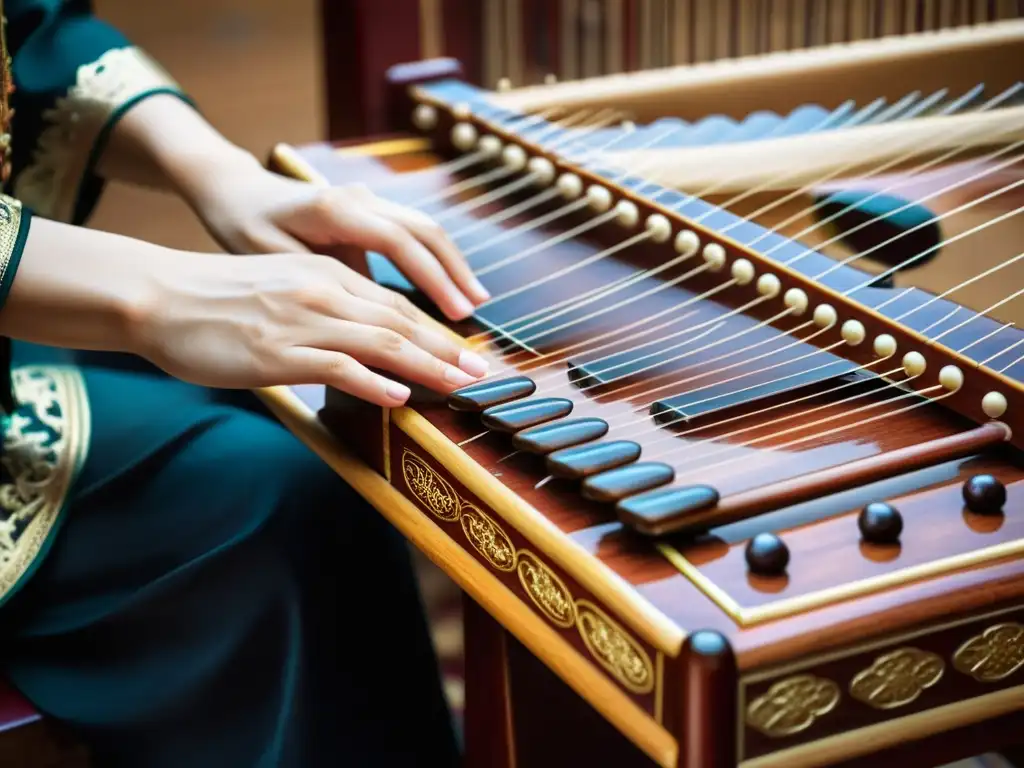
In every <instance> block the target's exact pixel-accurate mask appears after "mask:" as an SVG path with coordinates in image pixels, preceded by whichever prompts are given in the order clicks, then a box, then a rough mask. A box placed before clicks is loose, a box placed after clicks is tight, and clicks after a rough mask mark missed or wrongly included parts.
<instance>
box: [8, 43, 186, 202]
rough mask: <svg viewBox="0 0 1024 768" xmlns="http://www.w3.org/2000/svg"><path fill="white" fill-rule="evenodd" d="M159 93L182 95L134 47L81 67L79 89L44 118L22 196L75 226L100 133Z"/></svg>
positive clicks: (19, 186)
mask: <svg viewBox="0 0 1024 768" xmlns="http://www.w3.org/2000/svg"><path fill="white" fill-rule="evenodd" d="M158 88H171V89H174V90H178V86H177V84H176V83H175V82H174V80H173V79H172V78H171V77H170V75H168V74H167V73H166V72H165V71H164V70H163V69H162V68H161V67H160V66H159V65H158V64H156V62H154V61H153V60H152V59H150V58H149V57H148V56H146V54H145V53H143V52H142V51H140V50H139V49H137V48H135V47H128V48H116V49H113V50H110V51H107V52H106V53H104V54H103V55H102V56H100V58H99V59H97V60H96V61H94V62H92V63H91V64H85V65H83V66H81V67H79V68H78V72H77V73H76V82H75V84H74V85H73V86H71V88H70V89H69V90H68V93H67V94H66V95H65V96H64V97H63V98H60V99H57V102H56V104H55V105H54V108H53V109H52V110H50V111H49V112H48V113H46V114H44V117H45V119H46V121H47V124H48V125H47V128H46V129H45V130H44V131H43V132H42V135H40V137H39V140H38V143H37V145H36V147H35V150H34V152H33V153H32V162H31V163H30V165H29V166H28V167H27V168H25V170H24V171H22V172H21V173H20V174H19V175H18V178H17V180H16V182H15V192H16V195H17V197H18V198H19V199H21V200H22V201H23V202H24V203H25V205H27V206H29V207H30V208H32V209H33V210H35V211H36V212H37V213H38V214H39V215H41V216H45V217H46V218H49V219H56V220H58V221H70V220H71V218H72V216H73V214H74V208H75V203H76V201H77V198H78V189H79V185H80V184H81V181H82V178H83V176H84V175H85V171H86V167H87V164H88V160H89V155H90V153H91V152H92V148H93V146H94V145H95V143H96V140H97V139H98V138H99V135H100V132H101V131H102V130H103V128H104V126H106V124H107V122H108V121H109V120H110V118H111V116H112V115H113V114H114V113H115V112H116V111H117V110H118V109H119V108H121V107H122V106H124V105H125V104H127V103H128V102H130V101H132V100H133V99H135V98H138V97H139V96H142V95H143V94H145V93H146V92H148V91H152V90H154V89H158Z"/></svg>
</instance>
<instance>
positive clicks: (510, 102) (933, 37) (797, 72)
mask: <svg viewBox="0 0 1024 768" xmlns="http://www.w3.org/2000/svg"><path fill="white" fill-rule="evenodd" d="M1022 35H1024V21H1021V20H1007V21H1000V22H994V23H991V24H986V25H977V26H974V27H959V28H956V29H949V30H942V31H939V32H926V33H919V34H909V35H900V36H896V37H888V38H878V39H874V40H859V41H857V42H853V43H844V44H840V45H829V46H818V47H813V48H805V49H801V50H795V51H776V52H773V53H767V54H759V55H753V56H744V57H741V58H736V59H731V60H722V61H711V62H704V63H701V64H693V65H681V66H676V67H664V68H660V69H653V70H647V71H640V72H633V73H630V74H629V75H628V76H625V77H596V78H590V79H585V80H576V81H573V82H566V83H555V84H551V85H532V86H527V87H524V88H517V89H513V90H511V91H508V92H505V93H501V94H494V95H493V96H492V97H491V102H492V103H493V104H495V105H496V106H500V107H502V108H505V109H511V110H517V111H521V112H529V111H539V110H543V109H548V108H551V107H555V106H558V107H562V108H565V109H574V108H577V109H578V108H581V107H583V106H585V105H589V104H593V103H604V102H609V103H612V104H615V105H617V106H619V107H623V108H626V107H627V106H628V105H632V104H637V103H645V102H649V101H652V100H653V101H658V100H660V99H663V98H664V96H665V94H677V93H679V92H680V91H684V90H688V89H691V88H705V87H709V86H714V87H718V88H721V89H723V90H727V89H729V88H756V87H757V82H758V81H761V80H766V79H776V78H792V79H793V82H794V83H799V81H800V79H801V78H802V77H805V76H806V75H807V74H808V73H809V72H810V71H811V70H817V71H827V70H831V69H838V68H842V69H856V68H860V67H864V66H866V65H868V64H878V63H879V62H886V63H890V62H893V61H897V60H900V59H911V58H913V57H919V56H928V57H934V58H935V60H936V61H941V60H942V58H943V57H947V56H950V55H952V54H954V53H960V52H963V51H970V50H974V49H983V48H985V47H987V46H994V45H999V44H1003V43H1010V42H1013V41H1015V40H1018V39H1019V38H1021V36H1022Z"/></svg>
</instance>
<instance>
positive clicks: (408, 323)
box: [306, 281, 488, 391]
mask: <svg viewBox="0 0 1024 768" xmlns="http://www.w3.org/2000/svg"><path fill="white" fill-rule="evenodd" d="M366 282H368V283H369V281H366ZM370 285H372V286H373V288H374V289H376V291H379V292H380V296H379V297H377V298H376V299H375V298H363V297H360V296H358V295H348V296H343V297H339V300H338V303H337V306H336V307H335V311H334V314H336V316H337V317H339V318H341V319H342V320H345V321H348V322H349V323H356V324H359V325H360V326H363V325H366V326H375V327H376V328H378V329H381V330H382V331H384V332H387V333H388V334H390V336H387V337H386V338H385V339H384V340H389V341H390V342H391V343H392V344H397V343H398V342H397V340H396V339H402V340H405V341H407V342H408V343H410V344H412V345H414V346H416V347H417V348H419V349H420V350H422V351H423V352H425V353H427V354H428V355H429V356H430V358H431V359H430V360H427V358H423V357H417V359H418V360H420V362H422V363H423V364H424V365H435V361H436V363H437V364H440V363H444V364H447V365H449V366H454V367H456V368H457V369H461V371H462V372H464V373H465V374H467V375H468V376H470V377H472V379H473V380H475V379H476V378H480V377H482V376H485V375H486V374H487V371H488V364H487V361H486V360H484V359H483V358H482V357H480V356H479V355H477V354H475V353H473V352H471V351H470V350H468V349H466V348H465V347H463V346H462V345H461V344H459V343H458V342H457V341H455V340H454V339H453V338H451V337H449V336H448V335H446V334H444V333H441V332H439V331H437V330H435V329H434V328H432V327H431V326H430V325H428V324H427V323H425V322H423V320H422V318H421V316H422V315H423V313H421V312H420V311H419V310H418V309H416V308H415V307H413V306H412V304H411V303H410V302H408V301H407V300H406V299H405V298H404V297H402V296H400V295H399V294H396V293H394V292H392V291H388V290H387V289H385V288H381V287H380V286H377V285H375V284H373V283H370ZM376 291H368V293H374V292H376ZM405 307H408V308H409V310H411V311H403V310H404V309H405ZM309 334H310V336H309V340H308V341H307V342H306V343H309V344H312V345H315V346H323V347H327V348H331V349H340V350H344V351H349V349H348V346H347V341H348V336H347V334H346V333H345V331H344V330H339V329H338V328H337V327H336V326H335V325H334V324H328V325H326V326H324V327H322V328H319V329H316V330H314V329H312V328H311V329H309ZM339 345H340V346H339ZM359 359H361V360H362V359H364V358H362V357H360V358H359ZM409 378H414V377H409ZM415 380H416V381H420V380H419V379H415ZM460 382H462V383H460ZM421 383H423V384H425V385H426V386H431V387H432V388H435V389H436V387H433V385H432V384H431V383H430V382H429V381H421ZM449 383H453V384H455V385H456V386H464V384H469V383H472V381H470V380H466V379H465V377H464V376H455V374H452V378H451V379H450V380H449V381H447V382H446V383H445V385H444V386H442V387H441V391H450V389H451V388H450V387H448V386H447V384H449Z"/></svg>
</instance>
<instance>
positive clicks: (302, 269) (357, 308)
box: [0, 199, 487, 406]
mask: <svg viewBox="0 0 1024 768" xmlns="http://www.w3.org/2000/svg"><path fill="white" fill-rule="evenodd" d="M3 204H4V205H7V206H12V205H14V206H16V202H15V201H11V200H9V199H7V200H6V201H4V202H3ZM25 227H26V228H27V233H25V231H24V230H23V234H25V235H26V236H25V237H24V238H23V240H24V242H23V243H22V244H21V245H22V246H23V247H22V249H21V252H20V254H19V253H13V255H14V257H15V258H13V259H12V260H11V261H10V262H9V263H8V268H7V269H6V271H5V273H4V275H3V278H2V280H0V301H2V297H3V296H6V302H5V303H3V306H2V311H0V335H2V336H6V337H9V338H14V339H22V340H26V341H33V342H36V343H39V344H45V345H48V346H56V347H66V348H72V349H92V350H104V351H119V352H128V353H133V354H137V355H140V356H142V357H144V358H146V359H148V360H150V361H151V362H153V363H154V364H155V365H157V366H159V367H161V368H163V369H164V370H165V371H167V372H168V373H170V374H171V375H172V376H175V377H177V378H180V379H183V380H186V381H191V382H194V383H197V384H202V385H205V386H213V387H228V388H255V387H265V386H275V385H280V384H327V385H329V386H333V387H336V388H338V389H341V390H343V391H346V392H349V393H350V394H353V395H355V396H357V397H360V398H362V399H365V400H368V401H370V402H373V403H377V404H379V405H384V406H397V405H400V404H402V403H404V402H405V401H406V399H407V398H408V397H409V389H408V387H406V386H404V385H402V384H400V383H398V382H397V381H395V379H394V378H390V377H388V376H385V375H382V374H379V373H376V372H374V371H371V370H370V369H371V368H374V369H379V370H382V371H387V372H390V373H391V374H393V375H394V376H395V378H402V379H406V380H409V381H413V382H416V383H419V384H422V385H424V386H426V387H429V388H430V389H433V390H435V391H438V392H442V393H445V392H450V391H452V390H453V389H455V388H457V387H460V386H464V385H466V384H469V383H472V382H473V381H475V380H476V379H477V378H478V377H479V376H481V375H483V374H484V373H485V372H486V368H487V366H486V363H485V362H484V361H483V360H482V359H481V358H479V357H478V356H477V355H475V354H473V353H471V352H469V351H468V350H465V349H463V348H462V347H460V346H459V345H458V344H456V343H455V342H454V341H453V340H452V339H450V338H448V337H447V336H444V335H442V334H440V333H438V332H436V331H434V330H432V329H431V328H430V327H429V326H428V325H427V324H426V323H425V322H424V319H425V318H424V316H423V314H422V313H421V312H420V311H419V310H418V309H416V308H415V307H413V306H412V305H411V304H410V303H409V302H408V301H407V300H406V299H404V298H403V297H401V296H399V295H398V294H395V293H393V292H391V291H388V290H387V289H384V288H382V287H380V286H378V285H376V284H374V283H373V282H371V281H369V280H367V279H365V278H363V277H362V276H360V275H358V274H357V273H355V272H353V271H351V270H349V269H348V268H347V267H345V266H343V265H342V264H340V263H338V262H336V261H334V260H333V259H329V258H327V257H323V256H315V255H309V254H307V255H295V254H286V255H277V254H272V255H263V256H254V257H252V258H249V259H242V260H239V259H235V258H232V257H230V256H226V255H223V254H197V253H184V252H180V251H173V250H170V249H166V248H162V247H159V246H155V245H151V244H149V243H144V242H140V241H138V240H134V239H131V238H127V237H122V236H119V235H112V234H108V233H105V232H98V231H92V230H86V229H83V228H81V227H75V226H69V225H66V224H62V223H58V222H53V221H48V220H44V219H38V218H35V219H33V220H32V221H31V225H27V224H26V225H25ZM19 256H20V258H19Z"/></svg>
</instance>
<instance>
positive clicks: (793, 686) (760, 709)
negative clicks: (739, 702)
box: [747, 675, 839, 738]
mask: <svg viewBox="0 0 1024 768" xmlns="http://www.w3.org/2000/svg"><path fill="white" fill-rule="evenodd" d="M838 704H839V686H838V685H836V684H835V683H833V682H832V681H831V680H825V679H824V678H820V677H814V676H813V675H797V676H795V677H790V678H787V679H785V680H782V681H781V682H778V683H776V684H775V685H773V686H772V687H771V688H770V689H768V691H767V692H766V693H765V694H764V695H763V696H761V697H759V698H757V699H755V700H754V701H753V702H751V704H750V706H749V707H747V724H748V725H751V726H753V727H754V728H757V730H759V731H761V733H763V734H765V735H766V736H772V737H775V738H778V737H780V736H791V735H792V734H794V733H800V732H801V731H806V730H807V729H808V728H810V727H811V726H812V725H814V723H815V721H817V719H818V718H819V717H822V716H823V715H827V714H828V713H829V712H831V711H832V710H833V709H835V708H836V705H838Z"/></svg>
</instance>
